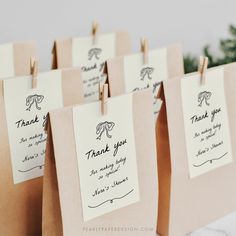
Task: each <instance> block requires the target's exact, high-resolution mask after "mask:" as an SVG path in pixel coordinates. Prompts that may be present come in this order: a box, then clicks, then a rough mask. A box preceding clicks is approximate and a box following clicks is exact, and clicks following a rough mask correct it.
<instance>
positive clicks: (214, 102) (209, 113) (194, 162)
mask: <svg viewBox="0 0 236 236" xmlns="http://www.w3.org/2000/svg"><path fill="white" fill-rule="evenodd" d="M181 93H182V105H183V115H184V126H185V138H186V145H187V156H188V164H189V174H190V177H191V178H192V177H196V176H199V175H201V174H204V173H206V172H208V171H210V170H213V169H215V168H217V167H220V166H224V165H226V164H228V163H231V162H232V153H231V140H230V131H229V123H228V113H227V106H226V100H225V91H224V69H223V68H219V69H216V70H212V71H208V72H207V73H206V84H205V85H201V83H200V75H193V76H189V77H186V78H184V79H182V80H181Z"/></svg>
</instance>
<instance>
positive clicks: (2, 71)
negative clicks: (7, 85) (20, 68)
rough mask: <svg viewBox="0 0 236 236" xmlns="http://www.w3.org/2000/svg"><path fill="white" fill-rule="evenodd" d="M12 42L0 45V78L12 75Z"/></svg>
mask: <svg viewBox="0 0 236 236" xmlns="http://www.w3.org/2000/svg"><path fill="white" fill-rule="evenodd" d="M14 74H15V73H14V53H13V44H11V43H8V44H2V45H0V78H5V77H11V76H14Z"/></svg>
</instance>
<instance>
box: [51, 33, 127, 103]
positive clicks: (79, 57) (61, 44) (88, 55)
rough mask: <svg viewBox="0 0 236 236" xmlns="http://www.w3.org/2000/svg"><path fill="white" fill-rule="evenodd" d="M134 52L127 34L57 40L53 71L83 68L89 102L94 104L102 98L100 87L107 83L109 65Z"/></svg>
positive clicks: (85, 91)
mask: <svg viewBox="0 0 236 236" xmlns="http://www.w3.org/2000/svg"><path fill="white" fill-rule="evenodd" d="M130 51H131V45H130V39H129V35H128V33H126V32H123V31H118V32H113V33H106V34H97V33H96V35H91V36H88V37H78V38H70V39H65V40H57V41H56V42H55V43H54V47H53V68H66V67H80V68H81V71H82V80H83V91H84V98H85V101H94V100H98V98H99V94H98V84H99V83H100V84H101V85H103V84H104V83H105V81H106V75H105V74H104V73H103V71H104V66H105V61H106V60H107V59H108V58H113V57H116V56H121V55H125V54H128V53H130Z"/></svg>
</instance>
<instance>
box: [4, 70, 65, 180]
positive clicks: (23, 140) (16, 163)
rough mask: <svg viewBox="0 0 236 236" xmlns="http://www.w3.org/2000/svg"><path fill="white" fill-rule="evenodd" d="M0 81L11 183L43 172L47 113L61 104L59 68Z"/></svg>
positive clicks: (31, 177) (34, 176)
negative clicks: (36, 74)
mask: <svg viewBox="0 0 236 236" xmlns="http://www.w3.org/2000/svg"><path fill="white" fill-rule="evenodd" d="M31 86H32V78H31V77H29V76H27V77H20V78H10V79H7V80H4V100H5V109H6V119H7V127H8V136H9V144H10V153H11V162H12V171H13V178H14V183H15V184H16V183H21V182H23V181H26V180H30V179H33V178H36V177H39V176H42V175H43V169H44V168H43V166H44V156H45V145H46V133H45V131H44V125H45V122H46V118H47V117H46V116H47V113H48V112H49V111H50V110H52V109H56V108H60V107H62V106H63V100H62V88H61V71H52V72H48V73H42V74H39V75H38V77H37V88H36V89H32V88H31Z"/></svg>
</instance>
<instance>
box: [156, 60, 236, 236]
mask: <svg viewBox="0 0 236 236" xmlns="http://www.w3.org/2000/svg"><path fill="white" fill-rule="evenodd" d="M235 78H236V63H233V64H229V65H225V66H221V67H216V68H212V69H209V70H207V72H205V73H204V74H200V73H193V74H189V75H186V76H185V77H178V78H176V79H173V80H166V81H164V83H163V87H162V88H161V90H160V93H159V95H160V97H161V98H162V100H163V104H162V107H161V111H160V113H159V116H158V120H157V126H156V133H157V158H158V170H159V217H158V232H159V233H160V235H174V236H182V235H186V234H187V233H190V232H192V231H193V230H195V229H197V228H199V227H202V226H204V225H206V224H208V223H210V222H212V221H214V220H216V219H217V218H219V217H222V216H224V215H225V214H228V213H230V212H231V211H233V210H235V209H236V188H235V179H236V160H235V158H236V156H235V155H236V146H235V141H236V136H235V135H236V124H235V119H236V107H235V88H236V79H235ZM201 79H202V80H201ZM204 81H205V82H204Z"/></svg>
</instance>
